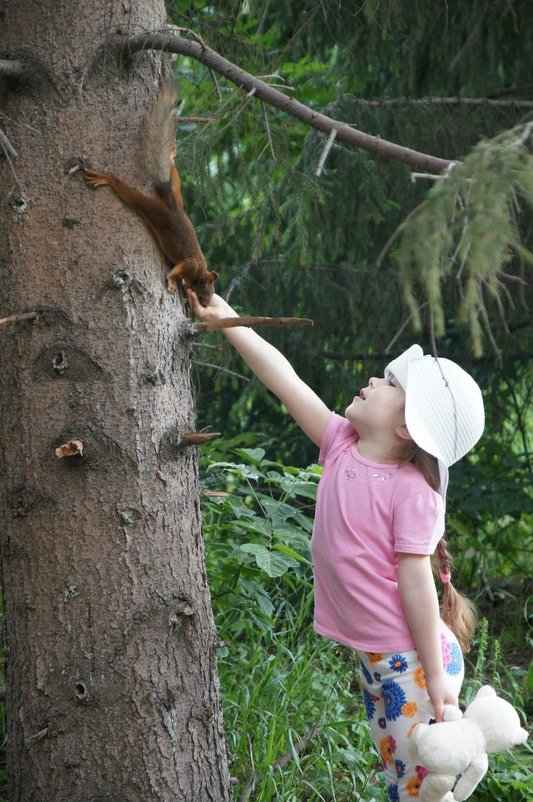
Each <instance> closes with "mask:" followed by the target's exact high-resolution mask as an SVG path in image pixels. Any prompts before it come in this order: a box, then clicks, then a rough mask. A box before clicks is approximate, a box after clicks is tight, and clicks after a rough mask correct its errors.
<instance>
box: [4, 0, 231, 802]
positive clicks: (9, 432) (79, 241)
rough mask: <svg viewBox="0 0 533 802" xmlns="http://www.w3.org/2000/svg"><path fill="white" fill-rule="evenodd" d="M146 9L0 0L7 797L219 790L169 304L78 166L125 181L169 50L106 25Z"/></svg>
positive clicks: (157, 269)
mask: <svg viewBox="0 0 533 802" xmlns="http://www.w3.org/2000/svg"><path fill="white" fill-rule="evenodd" d="M163 24H164V8H163V3H162V2H161V0H136V1H135V0H128V2H127V3H124V2H122V0H83V2H82V1H81V0H55V2H46V3H45V2H42V0H41V1H39V0H17V2H15V3H13V2H7V3H3V2H0V26H1V27H0V58H8V59H9V58H16V59H18V60H20V61H22V63H23V66H24V70H25V77H24V78H23V79H21V80H18V81H17V82H16V83H15V82H14V81H13V80H10V83H5V82H4V83H3V84H1V85H0V90H1V97H2V100H3V102H2V115H1V116H0V128H2V129H3V131H4V133H5V134H6V136H7V138H8V139H9V142H10V143H11V144H12V145H13V146H14V148H15V150H16V151H17V153H18V157H17V158H16V159H10V160H8V159H7V158H3V157H2V156H0V216H1V218H0V219H1V229H0V287H1V292H2V297H1V300H0V317H3V316H7V315H11V314H17V313H22V312H31V311H37V312H38V317H37V318H36V319H35V320H19V321H15V322H11V323H7V324H5V325H4V326H2V327H0V353H1V357H0V372H1V376H2V394H1V398H0V470H1V476H2V487H1V521H0V526H1V530H0V534H1V550H2V584H3V593H4V612H5V650H6V658H7V676H6V685H7V701H6V705H7V722H8V725H7V726H8V757H7V763H8V775H9V799H10V800H12V802H15V801H16V802H103V800H109V801H110V802H149V800H165V802H170V800H172V801H174V800H183V801H184V802H185V801H186V802H208V800H213V801H214V802H224V801H225V800H228V799H229V798H230V794H229V790H228V789H229V782H228V774H227V765H226V752H225V742H224V736H223V731H222V716H221V711H220V703H219V692H218V685H217V678H216V653H217V638H216V635H215V631H214V626H213V621H212V614H211V609H210V599H209V591H208V587H207V581H206V574H205V569H204V564H203V543H202V538H201V520H200V509H199V487H198V476H197V467H196V459H195V451H194V448H195V447H194V446H180V445H179V436H180V433H181V432H186V431H191V430H192V429H194V412H193V399H192V390H191V384H190V376H189V347H190V346H189V342H188V340H187V338H186V337H185V336H184V335H181V334H180V331H179V325H178V324H179V321H180V319H183V316H184V312H183V304H182V300H181V298H180V296H179V295H177V296H176V295H171V294H169V293H168V292H167V291H166V287H165V280H164V277H165V265H164V263H163V260H162V258H161V256H160V255H159V252H158V250H157V248H156V246H155V244H154V242H153V240H152V238H151V236H150V234H149V233H148V231H147V230H146V229H145V227H144V225H143V223H142V222H141V220H140V218H139V217H138V216H137V215H136V214H135V213H134V212H132V211H131V210H130V209H128V208H126V207H125V206H124V205H123V204H122V203H121V202H120V201H119V200H118V199H117V197H116V196H115V195H113V193H112V192H111V191H110V190H108V189H104V188H102V189H99V190H90V189H88V188H87V187H86V186H85V185H84V182H83V180H82V176H81V173H80V172H79V171H77V170H76V169H75V166H76V163H77V160H78V159H80V158H82V157H83V158H85V159H87V160H88V161H89V162H90V163H91V164H92V165H93V166H94V167H96V168H98V169H102V170H109V171H113V172H116V173H117V174H119V175H123V176H124V177H126V178H129V179H131V180H133V181H135V182H138V183H140V184H142V182H143V168H142V155H141V149H140V144H141V139H142V137H141V131H142V121H143V118H144V116H145V114H146V110H147V109H148V107H149V104H150V102H151V101H152V100H153V98H154V96H155V95H156V93H157V87H158V84H159V82H160V80H161V74H163V76H167V77H168V75H169V69H168V66H169V64H168V57H161V56H160V55H153V54H151V53H143V54H139V55H135V56H133V57H132V58H131V61H124V60H122V62H120V61H119V60H118V59H117V58H116V56H115V55H114V53H113V52H112V51H111V50H110V49H109V48H106V37H107V35H108V34H109V33H116V32H117V31H118V30H120V31H122V32H125V33H126V32H128V31H132V32H133V31H135V32H138V31H140V30H151V29H157V28H160V27H161V26H162V25H163ZM178 165H179V154H178ZM72 168H74V171H72ZM185 169H186V166H185ZM70 440H79V441H81V442H82V444H83V453H82V454H79V453H78V454H74V455H73V456H66V457H63V458H58V457H57V456H56V453H55V449H56V448H57V447H58V446H60V445H62V444H64V443H66V442H68V441H70Z"/></svg>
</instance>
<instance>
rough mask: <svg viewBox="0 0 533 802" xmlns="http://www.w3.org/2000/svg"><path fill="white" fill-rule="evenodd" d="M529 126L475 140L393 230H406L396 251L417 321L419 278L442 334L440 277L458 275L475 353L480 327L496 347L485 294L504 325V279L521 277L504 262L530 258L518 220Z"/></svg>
mask: <svg viewBox="0 0 533 802" xmlns="http://www.w3.org/2000/svg"><path fill="white" fill-rule="evenodd" d="M531 127H532V126H531V123H528V124H527V125H525V126H523V127H521V128H519V129H515V130H513V131H511V132H508V133H506V134H505V135H503V136H499V137H497V139H496V140H493V141H483V142H480V143H479V144H478V145H476V147H475V148H474V149H473V151H472V152H471V153H470V154H469V155H468V156H467V157H466V158H465V159H464V161H463V162H461V163H460V164H457V165H456V166H455V167H454V168H453V170H451V171H449V172H448V173H447V174H446V175H445V177H443V178H442V179H440V180H439V181H437V182H436V183H435V185H434V187H433V188H432V189H431V190H430V192H429V193H428V197H427V199H426V200H425V201H424V202H423V203H422V204H421V205H420V206H419V207H418V208H417V209H415V210H414V212H412V213H411V214H410V215H409V217H408V218H407V219H406V220H405V221H404V222H403V223H402V224H401V225H400V227H399V229H398V231H397V232H396V236H397V235H398V233H401V241H400V245H399V247H398V249H397V251H396V254H395V258H396V261H397V263H398V266H399V269H400V272H401V283H402V286H403V290H404V294H405V298H406V302H407V306H408V308H409V310H410V313H411V317H412V320H413V325H414V327H415V329H416V330H417V331H420V330H421V328H422V320H421V317H420V300H419V299H418V300H417V299H416V297H415V294H414V286H415V285H416V284H419V285H420V286H421V287H422V288H423V290H424V296H423V297H424V298H425V299H426V300H427V302H428V303H429V308H430V312H431V319H432V324H433V332H434V336H436V337H443V336H444V334H445V331H446V322H445V311H444V307H443V298H442V293H441V285H442V283H443V282H444V281H445V280H446V279H447V278H449V277H450V276H455V279H456V282H457V285H458V287H459V288H460V308H459V319H460V320H467V321H468V322H469V325H470V334H471V338H472V344H473V351H474V354H475V355H476V356H481V355H482V352H483V348H482V329H483V328H484V329H485V333H486V335H487V336H488V337H489V338H490V339H491V341H492V342H493V344H494V346H495V350H496V351H497V350H498V347H497V345H496V343H495V341H494V338H493V336H492V331H491V327H490V324H489V315H488V312H487V306H486V298H487V296H488V297H489V298H491V299H493V300H494V301H495V302H496V304H497V305H498V307H499V308H500V311H501V313H502V322H503V324H504V325H505V313H504V300H507V297H506V296H508V297H510V296H509V293H508V290H507V288H506V286H505V284H504V280H505V278H507V279H511V280H516V279H517V278H518V277H517V276H508V275H506V274H505V273H504V269H505V267H506V266H507V264H508V263H509V262H510V261H511V260H512V259H513V257H515V258H518V259H519V260H520V259H521V260H523V261H524V262H526V263H528V264H532V263H533V253H532V252H531V251H530V250H528V248H527V247H525V246H524V245H523V244H522V242H521V236H520V232H519V226H518V223H517V213H518V210H519V209H520V207H521V205H522V203H523V202H525V203H526V204H528V205H529V206H530V207H531V206H533V156H532V155H531V154H530V152H529V150H528V147H527V146H528V143H529V139H530V136H531V133H530V132H531ZM519 280H520V279H519ZM521 280H522V281H523V282H524V284H525V281H524V279H523V278H522V279H521Z"/></svg>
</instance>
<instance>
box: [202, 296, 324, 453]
mask: <svg viewBox="0 0 533 802" xmlns="http://www.w3.org/2000/svg"><path fill="white" fill-rule="evenodd" d="M187 295H188V298H189V303H190V306H191V309H192V311H193V313H194V314H195V315H196V317H198V318H200V320H202V321H209V320H218V319H220V318H224V317H238V315H237V313H236V312H235V311H234V310H233V309H232V308H231V306H230V305H229V304H228V303H226V301H224V300H223V298H221V297H220V296H219V295H216V294H215V295H213V296H212V298H211V300H210V302H209V305H208V306H205V307H204V306H201V304H200V303H199V302H198V298H197V296H196V293H195V292H193V290H190V289H188V290H187ZM223 331H224V334H225V335H226V337H227V338H228V340H229V341H230V343H231V344H232V345H233V346H234V348H235V349H236V350H237V351H238V352H239V354H240V355H241V356H242V358H243V359H244V361H245V362H246V363H247V365H249V367H250V368H251V370H252V371H253V372H254V373H255V375H256V376H257V378H258V379H259V380H260V381H262V382H263V384H264V385H265V386H266V387H268V389H269V390H271V391H272V392H273V393H274V395H276V396H277V397H278V398H279V400H280V401H281V402H282V403H283V404H284V405H285V406H286V407H287V410H288V411H289V413H290V414H291V415H292V417H293V418H294V420H295V421H296V423H297V424H298V425H299V426H300V427H301V428H302V429H303V431H304V432H305V433H306V435H307V436H308V437H309V438H310V439H311V440H312V441H313V442H314V443H316V444H317V445H318V446H320V443H321V441H322V435H323V434H324V429H325V428H326V424H327V422H328V420H329V418H330V415H331V411H330V410H329V409H328V407H327V406H326V405H325V404H324V402H323V401H322V400H321V399H320V398H319V397H318V396H317V394H316V393H315V392H314V391H313V390H311V388H310V387H308V386H307V384H305V382H303V381H302V380H301V379H300V377H299V376H298V375H297V374H296V372H295V371H294V368H293V367H292V365H291V364H290V362H289V361H288V360H287V359H286V358H285V357H284V356H283V354H282V353H281V352H280V351H278V349H277V348H274V346H273V345H270V343H268V342H267V341H266V340H264V339H263V338H262V337H260V336H259V334H257V332H255V331H253V329H250V328H247V327H246V326H239V327H237V328H231V329H223Z"/></svg>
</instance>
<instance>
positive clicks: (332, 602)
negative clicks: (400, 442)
mask: <svg viewBox="0 0 533 802" xmlns="http://www.w3.org/2000/svg"><path fill="white" fill-rule="evenodd" d="M358 439H359V438H358V434H357V432H356V431H355V429H354V428H353V426H352V425H351V424H350V423H349V421H347V420H346V418H343V417H341V416H340V415H336V414H332V416H331V418H330V420H329V421H328V424H327V426H326V430H325V432H324V436H323V439H322V445H321V449H320V457H319V462H320V463H322V464H323V465H324V473H323V476H322V478H321V479H320V483H319V487H318V495H317V503H316V515H315V525H314V529H313V538H312V541H311V551H312V554H313V563H314V570H315V629H316V631H317V632H319V633H320V634H321V635H324V636H325V637H326V638H331V640H335V641H338V642H340V643H345V644H347V645H348V646H351V647H353V648H354V649H359V650H361V651H365V652H393V651H402V650H404V651H405V650H408V649H414V648H415V644H414V641H413V638H412V635H411V632H410V630H409V627H408V625H407V621H406V619H405V615H404V612H403V608H402V603H401V599H400V594H399V591H398V582H397V580H398V559H397V556H396V554H397V553H398V552H401V553H410V554H433V552H434V551H435V547H436V545H437V543H438V541H439V540H440V538H441V537H442V535H443V533H444V502H443V500H442V497H441V496H440V495H439V494H438V493H436V492H435V491H434V490H432V489H431V487H430V486H429V485H428V484H427V482H426V480H425V479H424V477H423V476H422V474H421V473H420V472H419V471H418V470H417V469H416V468H415V467H414V466H413V465H412V464H411V463H404V464H400V465H388V464H378V463H374V462H370V461H369V460H367V459H365V458H364V457H362V456H361V455H360V454H359V452H358V450H357V440H358Z"/></svg>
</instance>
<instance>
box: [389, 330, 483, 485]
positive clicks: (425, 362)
mask: <svg viewBox="0 0 533 802" xmlns="http://www.w3.org/2000/svg"><path fill="white" fill-rule="evenodd" d="M391 374H392V376H394V378H395V379H396V381H397V382H398V384H399V385H400V386H401V388H402V389H403V391H404V392H405V424H406V426H407V429H408V431H409V434H410V435H411V437H412V438H413V440H414V441H415V443H416V444H417V445H419V446H420V448H423V449H424V451H427V452H428V454H432V455H433V456H434V457H437V459H438V461H439V466H440V468H441V485H442V491H443V494H444V493H445V486H446V483H447V470H445V469H447V468H449V467H450V466H451V465H453V464H454V462H457V460H460V459H461V457H464V455H465V454H466V453H467V452H468V451H470V449H471V448H473V447H474V446H475V444H476V443H477V441H478V440H479V438H480V437H481V435H482V434H483V428H484V426H485V412H484V409H483V397H482V395H481V390H480V389H479V387H478V385H477V384H476V382H475V381H474V379H473V378H472V376H470V374H468V373H467V372H466V371H465V370H463V368H461V367H459V365H457V364H456V363H455V362H452V361H451V360H450V359H445V358H444V357H433V356H431V355H429V354H426V355H425V356H424V352H423V351H422V348H421V347H420V346H419V345H412V346H411V347H410V348H408V349H407V351H404V352H403V354H400V356H399V357H397V358H396V359H394V360H393V361H392V362H389V364H388V365H387V367H386V368H385V378H389V377H390V375H391Z"/></svg>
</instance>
